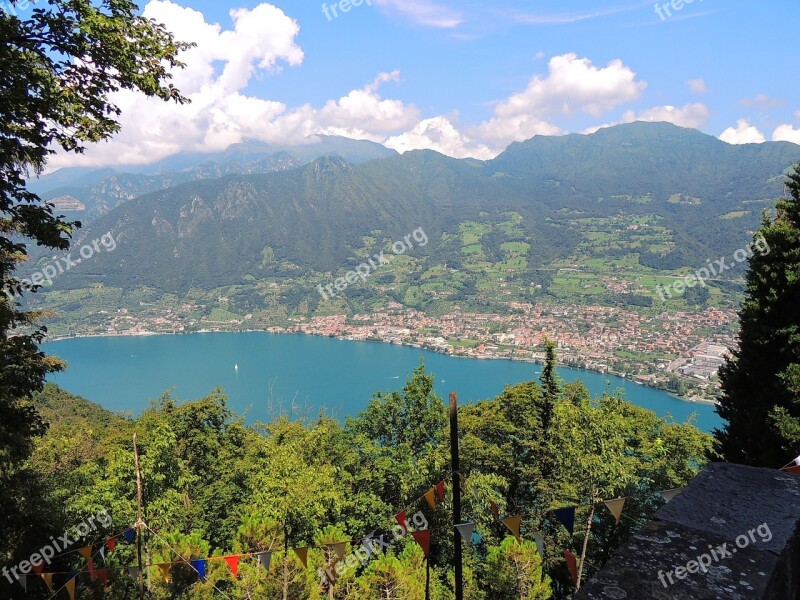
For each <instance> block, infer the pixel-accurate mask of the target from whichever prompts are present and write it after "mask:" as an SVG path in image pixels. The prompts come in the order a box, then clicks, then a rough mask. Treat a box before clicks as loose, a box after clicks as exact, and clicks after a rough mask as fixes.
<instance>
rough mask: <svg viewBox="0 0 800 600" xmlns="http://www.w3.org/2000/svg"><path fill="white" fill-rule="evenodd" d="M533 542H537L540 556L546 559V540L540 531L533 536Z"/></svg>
mask: <svg viewBox="0 0 800 600" xmlns="http://www.w3.org/2000/svg"><path fill="white" fill-rule="evenodd" d="M533 540H534V541H535V542H536V549H537V550H538V551H539V556H541V557H542V558H544V538H543V537H542V534H541V533H539V532H538V531H537V532H536V533H534V534H533Z"/></svg>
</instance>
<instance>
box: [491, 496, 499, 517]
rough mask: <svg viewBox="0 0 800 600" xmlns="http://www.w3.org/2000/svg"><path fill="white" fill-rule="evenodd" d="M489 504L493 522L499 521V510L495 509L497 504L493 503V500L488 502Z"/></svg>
mask: <svg viewBox="0 0 800 600" xmlns="http://www.w3.org/2000/svg"><path fill="white" fill-rule="evenodd" d="M489 504H490V505H491V507H492V514H493V515H494V520H495V521H499V520H500V509H499V508H497V502H495V501H494V500H489Z"/></svg>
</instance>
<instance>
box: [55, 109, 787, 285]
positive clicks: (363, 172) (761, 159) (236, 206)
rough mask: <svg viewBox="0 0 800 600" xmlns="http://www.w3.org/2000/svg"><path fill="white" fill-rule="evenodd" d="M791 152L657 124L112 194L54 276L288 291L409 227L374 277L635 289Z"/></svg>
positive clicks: (714, 240) (757, 201) (764, 187)
mask: <svg viewBox="0 0 800 600" xmlns="http://www.w3.org/2000/svg"><path fill="white" fill-rule="evenodd" d="M797 162H800V146H797V145H793V144H788V143H774V142H772V143H765V144H758V145H745V146H731V145H728V144H725V143H724V142H720V141H719V140H717V139H716V138H713V137H711V136H708V135H705V134H703V133H700V132H698V131H694V130H688V129H682V128H679V127H676V126H673V125H669V124H666V123H633V124H629V125H620V126H617V127H611V128H607V129H601V130H599V131H598V132H597V133H594V134H591V135H568V136H563V137H545V136H537V137H535V138H533V139H531V140H528V141H526V142H522V143H517V144H512V145H511V146H510V147H509V148H508V149H507V150H506V151H505V152H504V153H502V154H501V155H500V156H498V157H497V158H495V159H494V160H491V161H486V162H482V161H476V160H471V159H470V160H457V159H453V158H448V157H446V156H443V155H441V154H438V153H436V152H432V151H414V152H408V153H406V154H404V155H393V156H388V157H385V158H379V159H375V160H371V161H368V162H365V163H362V164H354V163H353V162H351V161H347V160H345V159H343V158H340V157H322V158H317V159H315V160H313V161H312V162H311V163H309V164H306V165H305V166H302V167H297V168H291V169H289V168H287V169H284V170H280V171H277V172H272V173H261V174H250V175H242V174H231V175H226V176H224V177H221V178H217V179H197V180H195V181H191V182H189V183H185V184H181V185H177V186H175V187H171V188H168V189H163V190H160V191H157V192H153V193H150V194H146V195H144V196H141V197H139V198H136V199H135V200H131V201H128V202H125V203H123V204H121V205H120V206H118V207H117V208H116V209H114V210H112V211H111V212H109V213H107V214H105V215H103V216H102V217H100V218H99V219H98V220H96V221H95V222H93V223H92V224H91V225H90V226H89V227H88V228H86V229H84V230H82V232H81V234H80V237H79V238H78V239H77V241H76V246H79V245H81V244H84V243H87V241H89V240H92V239H96V238H99V237H100V236H101V235H103V234H104V233H106V232H108V231H112V232H113V234H114V236H115V239H116V240H117V248H116V249H115V250H114V251H113V252H106V253H98V254H96V255H95V256H94V257H93V258H92V259H91V260H89V261H87V263H88V264H82V265H81V268H80V269H76V270H74V271H73V272H71V273H70V276H69V277H61V278H59V279H58V281H57V282H56V286H57V287H58V288H80V287H87V286H90V285H95V284H99V283H102V284H104V285H107V286H115V287H119V288H134V287H137V286H147V287H149V288H153V289H156V290H161V291H162V292H172V293H178V294H183V293H186V292H187V291H188V290H190V289H198V290H211V289H215V288H218V287H221V286H229V285H245V286H246V285H255V284H256V283H257V282H259V281H267V280H268V281H272V282H279V283H280V285H283V284H285V283H286V282H294V283H295V284H296V285H297V286H298V287H297V297H298V298H300V297H301V296H302V294H304V293H305V294H306V296H308V295H309V294H311V295H313V286H310V285H308V284H310V283H312V282H317V281H329V280H330V277H331V276H338V275H340V274H341V273H343V272H344V271H346V270H348V269H351V268H353V266H354V265H356V264H358V263H359V262H360V260H362V258H363V257H364V256H367V255H371V254H373V253H375V252H379V251H380V249H381V248H386V247H387V246H386V244H387V242H388V243H391V242H392V241H396V240H399V239H402V236H403V235H406V234H408V233H409V232H411V231H413V230H415V229H417V228H423V229H424V231H425V232H426V234H427V236H428V237H429V238H430V240H432V243H431V244H429V245H428V246H426V247H425V248H417V250H416V251H415V255H416V256H415V260H416V262H415V263H414V264H413V265H412V267H411V269H410V272H407V271H402V272H401V271H397V273H396V274H395V275H392V277H394V279H391V278H389V275H387V276H386V277H387V278H386V279H385V280H380V282H382V283H385V284H386V286H388V287H385V288H382V289H384V291H385V290H389V289H393V290H394V291H395V292H396V293H398V294H400V293H401V291H399V290H402V289H406V288H405V287H403V286H409V285H413V282H414V281H417V282H418V280H419V278H420V277H422V278H424V279H423V281H430V282H431V285H433V283H435V282H440V283H444V282H450V283H452V284H453V285H452V286H451V287H450V289H449V291H448V286H447V285H442V286H440V287H442V291H441V295H445V296H446V295H447V294H449V293H451V292H452V293H453V294H455V295H456V296H457V295H458V293H459V290H460V291H464V293H465V294H467V291H469V290H475V289H477V290H478V291H480V290H484V292H486V293H487V295H489V296H490V295H491V294H489V291H490V290H491V289H498V286H499V288H504V287H508V290H507V291H508V293H509V294H512V296H519V297H526V295H527V294H529V293H530V289H531V287H532V286H533V284H535V283H536V284H540V285H542V286H543V287H544V288H545V290H547V289H548V288H549V289H550V291H551V293H554V294H558V293H561V292H560V291H559V290H560V289H561V288H559V285H562V283H563V282H561V283H559V282H558V281H555V280H554V279H553V278H552V276H549V275H547V273H548V272H550V271H558V270H559V269H565V268H569V269H571V270H573V271H574V270H576V269H577V270H580V269H585V270H586V273H587V276H588V275H589V274H592V276H596V277H598V278H602V277H605V276H607V275H608V274H616V275H620V274H623V273H627V274H628V275H629V276H630V278H631V280H632V281H634V283H635V285H636V286H638V285H640V284H638V283H636V282H637V281H638V280H640V279H641V278H642V277H644V276H645V275H646V274H647V273H651V272H655V271H664V270H674V269H679V268H681V267H687V268H691V269H694V268H698V267H700V266H703V265H705V264H706V262H707V261H709V260H712V259H716V258H718V257H720V256H723V255H725V254H728V253H732V252H733V251H734V250H736V249H737V248H741V247H743V245H744V244H746V243H747V242H748V241H750V237H749V235H750V234H749V232H750V231H752V230H753V229H755V227H756V225H757V223H758V221H759V218H760V213H761V211H762V210H764V209H766V208H769V207H770V206H771V202H772V200H773V199H774V198H776V197H778V196H779V195H781V193H782V190H783V188H782V185H783V184H782V174H783V173H784V172H785V171H786V170H787V169H788V168H789V166H790V165H792V164H794V163H797ZM73 195H74V194H73ZM76 197H77V196H76ZM739 275H740V274H739ZM380 282H379V283H380ZM448 285H449V284H448ZM585 285H588V284H582V283H581V284H580V285H577V286H576V287H575V290H574V292H575V293H576V294H582V293H583V292H582V291H581V288H582V287H585ZM304 286H305V287H304ZM590 287H591V286H590ZM634 287H635V286H634ZM562 288H563V285H562ZM309 290H312V291H309ZM465 290H466V291H465ZM650 292H652V290H650ZM650 292H646V291H642V290H640V291H639V292H637V294H638V295H640V296H641V295H643V294H644V295H647V293H650ZM376 293H377V292H376ZM496 299H497V295H496V293H495V294H494V298H488V299H487V301H491V300H496Z"/></svg>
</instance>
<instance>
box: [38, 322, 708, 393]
mask: <svg viewBox="0 0 800 600" xmlns="http://www.w3.org/2000/svg"><path fill="white" fill-rule="evenodd" d="M202 333H269V334H273V335H304V336H312V337H327V338H331V339H336V340H339V341H343V342H367V343H375V344H389V345H394V346H405V347H406V348H417V349H418V350H426V351H428V352H433V353H436V354H440V355H442V356H450V357H452V358H463V359H472V360H508V361H512V362H524V363H530V364H537V365H541V364H543V363H542V362H541V361H540V360H537V359H533V358H514V357H507V356H461V355H458V354H449V353H447V352H441V351H439V350H436V349H433V348H424V347H422V346H419V345H417V344H403V343H399V344H397V343H394V342H387V341H385V340H380V339H367V340H353V339H350V338H347V337H342V336H333V335H322V334H319V333H303V332H298V331H269V330H267V329H238V330H233V331H228V330H225V331H220V330H218V329H206V330H198V331H173V332H168V331H141V332H135V333H87V334H76V335H66V336H54V337H52V338H45V341H44V342H43V343H45V344H47V343H55V342H61V341H64V340H74V339H81V338H106V337H107V338H114V337H150V336H157V335H163V336H167V335H197V334H202ZM559 366H561V367H566V368H569V369H574V370H576V371H583V372H585V373H594V374H596V375H610V376H612V377H619V378H621V379H625V380H626V381H630V382H631V383H633V384H635V385H640V386H642V387H646V388H649V389H651V390H657V391H659V392H663V393H665V394H668V395H669V396H671V397H672V398H675V399H676V400H680V401H681V402H685V403H687V404H702V405H705V406H715V405H716V404H717V403H716V401H714V400H706V399H703V398H695V399H692V398H685V397H682V396H677V395H676V394H674V393H672V392H671V391H669V390H665V389H662V388H659V387H655V386H652V385H647V384H646V383H641V382H638V381H636V380H635V379H632V378H630V377H628V376H626V375H624V374H619V373H609V372H607V371H595V370H592V369H586V368H583V367H577V366H572V365H567V364H563V363H560V364H559Z"/></svg>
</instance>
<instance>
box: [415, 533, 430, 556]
mask: <svg viewBox="0 0 800 600" xmlns="http://www.w3.org/2000/svg"><path fill="white" fill-rule="evenodd" d="M411 535H412V537H413V538H414V539H415V540H417V543H418V544H419V545H420V546H421V547H422V552H423V553H424V554H425V556H426V557H427V556H428V553H429V552H430V551H431V530H430V529H424V530H422V531H415V532H413V533H412V534H411Z"/></svg>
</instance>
